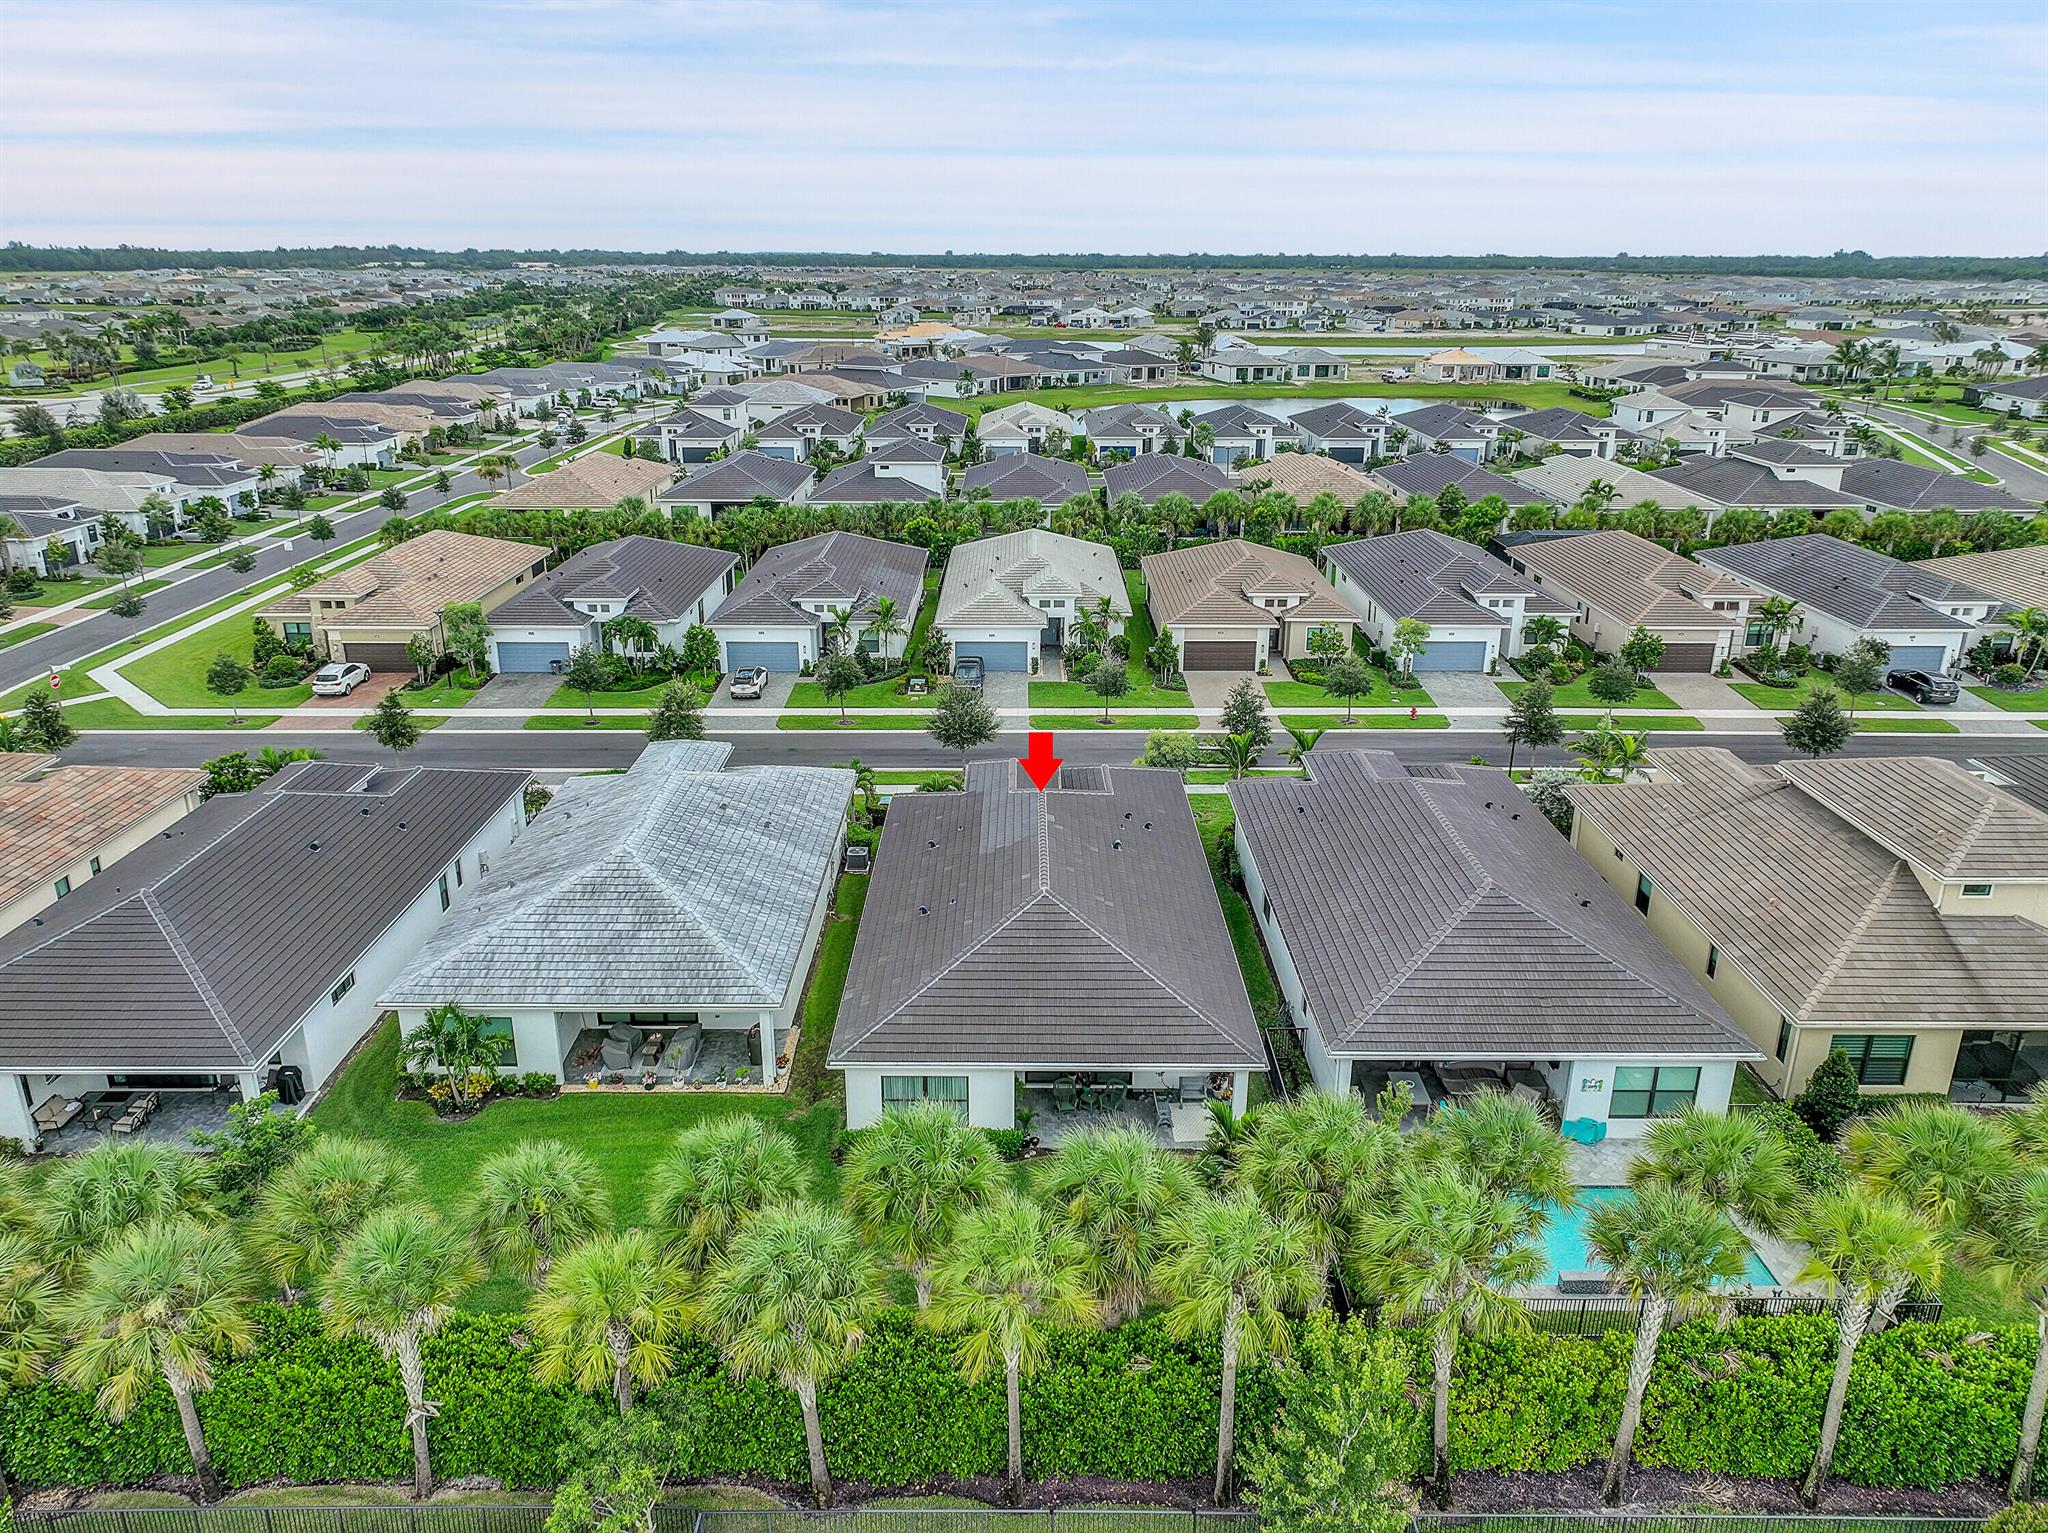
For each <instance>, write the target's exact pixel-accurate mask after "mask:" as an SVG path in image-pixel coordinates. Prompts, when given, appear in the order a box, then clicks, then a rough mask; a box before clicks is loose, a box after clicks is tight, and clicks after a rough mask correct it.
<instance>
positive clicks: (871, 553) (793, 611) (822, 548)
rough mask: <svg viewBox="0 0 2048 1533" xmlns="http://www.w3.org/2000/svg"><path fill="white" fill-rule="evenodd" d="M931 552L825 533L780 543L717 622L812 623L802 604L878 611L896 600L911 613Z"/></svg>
mask: <svg viewBox="0 0 2048 1533" xmlns="http://www.w3.org/2000/svg"><path fill="white" fill-rule="evenodd" d="M926 558H927V555H926V553H925V550H923V549H922V548H917V547H915V546H913V545H911V544H909V543H892V542H889V541H888V540H886V539H884V538H870V537H865V536H863V535H862V534H860V533H857V532H821V533H818V534H817V535H816V536H815V537H808V538H798V539H797V540H796V541H795V542H794V543H779V544H777V545H776V546H775V547H773V548H771V549H769V550H768V552H766V553H765V554H763V555H762V556H761V557H760V558H759V559H757V560H756V561H755V562H754V567H753V568H752V569H750V570H748V571H747V572H746V574H745V575H744V576H742V577H741V579H740V583H739V585H738V586H737V587H736V588H735V589H734V591H733V593H732V595H730V596H728V597H727V598H726V599H725V601H724V603H723V604H722V605H720V607H719V609H718V610H717V611H716V612H714V613H712V615H711V621H712V622H713V623H755V624H776V623H796V624H812V623H816V622H817V621H818V620H817V618H815V617H813V616H812V615H811V614H810V613H808V612H806V611H804V610H803V609H802V608H801V607H799V606H797V605H796V603H798V602H799V601H812V602H824V603H828V604H829V605H831V606H835V607H845V606H851V607H853V608H854V610H855V612H856V613H870V612H872V611H874V606H875V598H876V597H878V596H887V597H890V598H891V599H893V600H894V601H895V603H896V606H897V609H898V610H899V611H902V612H905V613H914V612H916V611H917V608H918V604H919V602H921V601H922V600H923V599H924V567H925V561H926Z"/></svg>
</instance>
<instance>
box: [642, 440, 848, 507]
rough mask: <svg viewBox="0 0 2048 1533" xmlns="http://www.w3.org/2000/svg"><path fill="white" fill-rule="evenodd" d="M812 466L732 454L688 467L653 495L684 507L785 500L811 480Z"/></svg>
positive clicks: (753, 454) (748, 453) (757, 455)
mask: <svg viewBox="0 0 2048 1533" xmlns="http://www.w3.org/2000/svg"><path fill="white" fill-rule="evenodd" d="M811 477H812V476H811V466H810V465H809V464H808V463H799V462H797V461H796V459H794V458H774V457H770V456H769V455H768V454H767V453H765V452H754V451H752V450H751V449H750V450H748V451H746V452H738V453H734V454H733V455H732V456H731V457H729V458H721V459H719V461H718V462H716V463H700V464H693V465H691V466H690V469H689V472H688V473H687V474H686V475H685V476H684V477H683V478H681V479H678V480H677V481H676V482H675V483H673V484H671V485H670V486H669V487H668V488H667V489H665V490H663V491H662V492H661V493H660V494H658V495H657V496H655V500H656V501H657V502H659V503H661V504H663V505H671V504H672V505H687V504H690V503H693V502H698V501H715V502H718V503H720V504H724V503H728V502H732V503H744V502H746V501H750V500H752V499H753V498H754V497H755V496H757V495H765V496H767V497H768V499H770V500H774V501H787V500H789V499H790V497H792V496H793V495H795V494H796V492H797V491H798V490H800V489H802V488H803V487H804V486H805V485H807V484H809V483H810V481H811Z"/></svg>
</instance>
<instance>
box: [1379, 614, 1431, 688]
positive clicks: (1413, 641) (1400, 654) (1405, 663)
mask: <svg viewBox="0 0 2048 1533" xmlns="http://www.w3.org/2000/svg"><path fill="white" fill-rule="evenodd" d="M1428 649H1429V624H1427V623H1425V622H1423V621H1422V619H1421V618H1419V617H1403V618H1396V619H1395V620H1394V642H1393V643H1391V644H1389V645H1388V646H1387V652H1388V653H1389V654H1391V655H1392V656H1393V657H1394V661H1395V663H1396V664H1397V665H1399V666H1400V668H1401V669H1402V670H1404V671H1407V672H1409V673H1410V674H1413V672H1414V670H1415V658H1416V656H1418V655H1421V654H1423V653H1425V652H1426V651H1427V650H1428Z"/></svg>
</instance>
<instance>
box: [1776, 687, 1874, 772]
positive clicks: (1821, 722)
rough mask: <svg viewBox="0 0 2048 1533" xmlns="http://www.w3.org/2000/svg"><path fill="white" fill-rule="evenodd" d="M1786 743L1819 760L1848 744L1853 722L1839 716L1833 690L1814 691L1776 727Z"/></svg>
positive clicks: (1846, 717)
mask: <svg viewBox="0 0 2048 1533" xmlns="http://www.w3.org/2000/svg"><path fill="white" fill-rule="evenodd" d="M1779 729H1780V731H1781V732H1782V733H1783V734H1784V736H1785V743H1786V744H1787V745H1789V746H1791V747H1792V748H1793V749H1794V750H1796V751H1804V752H1805V753H1806V754H1807V755H1809V756H1812V757H1814V758H1816V759H1818V758H1819V757H1821V756H1832V755H1834V754H1835V753H1836V752H1837V751H1839V750H1841V748H1842V747H1843V746H1845V745H1847V744H1848V743H1849V737H1850V736H1851V735H1853V734H1854V733H1855V732H1856V725H1855V722H1854V721H1853V720H1852V719H1850V717H1849V716H1848V715H1847V714H1846V713H1844V712H1842V704H1841V701H1840V700H1839V699H1838V698H1837V697H1836V695H1835V689H1834V688H1833V687H1815V688H1814V689H1813V690H1812V691H1811V692H1809V693H1807V694H1806V697H1805V699H1804V700H1803V701H1802V702H1801V703H1800V704H1799V711H1798V712H1796V713H1794V714H1793V715H1792V716H1791V717H1790V718H1788V719H1786V720H1785V721H1784V723H1783V724H1781V725H1780V726H1779Z"/></svg>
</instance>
